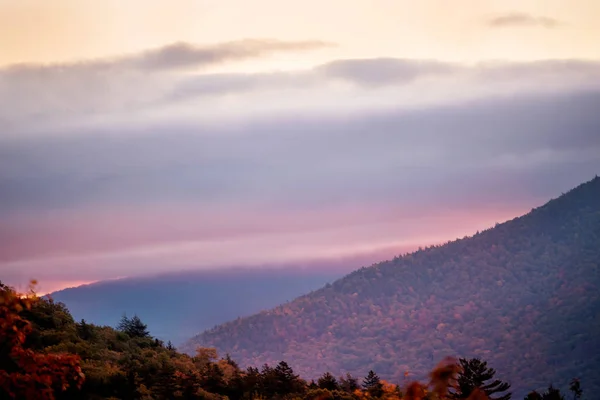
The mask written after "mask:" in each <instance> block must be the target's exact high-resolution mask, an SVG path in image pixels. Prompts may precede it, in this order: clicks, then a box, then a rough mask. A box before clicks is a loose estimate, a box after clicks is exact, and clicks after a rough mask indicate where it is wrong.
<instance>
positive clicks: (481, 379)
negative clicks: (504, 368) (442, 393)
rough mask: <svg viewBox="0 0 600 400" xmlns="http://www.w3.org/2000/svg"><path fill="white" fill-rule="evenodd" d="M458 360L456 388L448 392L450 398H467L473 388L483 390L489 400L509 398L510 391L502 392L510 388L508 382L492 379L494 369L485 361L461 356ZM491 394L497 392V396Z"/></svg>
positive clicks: (494, 373)
mask: <svg viewBox="0 0 600 400" xmlns="http://www.w3.org/2000/svg"><path fill="white" fill-rule="evenodd" d="M459 362H460V367H461V369H460V372H459V374H458V388H457V390H456V391H454V392H451V393H450V396H451V398H454V399H467V398H468V397H469V396H470V395H471V393H472V392H473V390H474V389H475V388H479V389H481V390H483V391H484V393H485V394H486V395H487V396H488V397H489V398H490V400H509V399H510V398H511V397H512V394H511V393H510V392H509V393H504V394H502V392H506V391H507V390H508V389H509V388H510V384H509V383H506V382H502V381H500V380H498V379H494V375H496V370H494V369H493V368H489V367H488V366H487V362H486V361H481V360H480V359H479V358H472V359H470V360H466V359H464V358H461V359H459ZM493 394H499V397H492V395H493Z"/></svg>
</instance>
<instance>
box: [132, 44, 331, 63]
mask: <svg viewBox="0 0 600 400" xmlns="http://www.w3.org/2000/svg"><path fill="white" fill-rule="evenodd" d="M329 46H333V44H332V43H328V42H323V41H318V40H309V41H297V42H286V41H281V40H274V39H246V40H241V41H234V42H227V43H221V44H218V45H214V46H206V47H200V46H194V45H191V44H189V43H175V44H172V45H169V46H165V47H162V48H160V49H156V50H151V51H148V52H146V53H143V54H141V55H138V56H135V57H133V58H127V59H124V60H125V61H126V62H127V63H131V64H133V65H135V66H138V67H140V68H144V69H150V70H154V69H159V70H164V69H172V68H181V67H189V66H198V65H209V64H216V63H222V62H225V61H232V60H243V59H248V58H256V57H261V56H265V55H269V54H272V53H277V52H282V51H305V50H314V49H318V48H322V47H329Z"/></svg>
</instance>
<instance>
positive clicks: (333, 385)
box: [317, 372, 340, 390]
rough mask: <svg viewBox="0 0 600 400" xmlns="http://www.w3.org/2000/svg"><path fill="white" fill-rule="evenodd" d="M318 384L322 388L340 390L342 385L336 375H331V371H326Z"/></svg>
mask: <svg viewBox="0 0 600 400" xmlns="http://www.w3.org/2000/svg"><path fill="white" fill-rule="evenodd" d="M317 386H318V387H319V388H321V389H327V390H338V389H339V388H340V385H339V384H338V381H337V379H335V376H333V375H331V374H330V373H329V372H325V373H324V374H323V375H322V376H321V377H320V378H319V379H318V380H317Z"/></svg>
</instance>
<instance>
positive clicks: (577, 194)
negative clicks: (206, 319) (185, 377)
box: [186, 177, 600, 398]
mask: <svg viewBox="0 0 600 400" xmlns="http://www.w3.org/2000/svg"><path fill="white" fill-rule="evenodd" d="M196 345H202V346H215V347H216V348H217V349H218V350H219V351H220V352H221V353H225V352H229V353H230V354H231V355H232V357H234V358H235V359H236V360H239V361H241V363H242V365H250V364H252V365H260V364H262V363H265V362H269V363H273V362H275V361H277V360H281V359H285V360H287V361H288V362H290V365H292V366H293V367H294V368H295V369H296V370H297V371H298V372H299V373H300V374H301V375H303V376H305V377H314V376H315V375H316V374H317V373H318V372H320V371H323V370H329V371H331V372H333V373H334V374H339V373H342V372H345V371H350V372H352V373H355V374H360V375H364V374H365V373H366V372H367V371H368V370H369V369H373V370H375V371H376V372H377V373H378V374H380V375H381V376H382V377H383V378H387V379H393V380H396V381H398V380H401V379H402V378H401V377H402V376H403V374H404V372H405V371H407V370H408V371H410V372H411V373H413V374H414V375H416V376H422V375H423V374H425V372H426V371H428V370H429V369H430V368H431V367H432V366H433V364H434V362H435V361H436V360H438V359H440V358H442V357H443V356H445V355H449V354H450V355H452V354H456V355H460V356H463V357H471V356H481V357H483V358H485V359H486V360H488V361H489V362H490V364H492V365H494V366H495V367H496V369H497V370H498V373H499V375H500V376H499V377H500V378H501V379H505V380H508V381H513V382H519V386H518V387H517V386H516V387H514V394H515V396H516V398H519V396H521V394H523V395H524V394H525V392H524V391H525V390H531V388H532V387H533V388H536V387H537V388H541V387H546V386H547V384H548V383H549V382H550V381H553V382H555V383H557V384H559V385H565V384H566V382H567V381H568V380H569V379H570V378H572V377H575V376H577V377H580V378H581V379H582V381H585V382H586V385H588V388H589V389H590V391H594V390H598V389H600V387H598V385H599V384H598V383H597V379H596V375H595V371H598V370H599V369H600V351H598V350H599V349H600V178H598V177H596V178H595V179H593V180H592V181H589V182H587V183H585V184H583V185H580V186H579V187H577V188H575V189H573V190H572V191H570V192H569V193H567V194H565V195H563V196H561V197H559V198H557V199H555V200H552V201H550V202H548V203H547V204H546V205H544V206H542V207H539V208H537V209H534V210H532V211H531V212H530V213H528V214H527V215H524V216H522V217H520V218H515V219H513V220H511V221H508V222H505V223H503V224H498V225H496V227H494V228H492V229H489V230H486V231H484V232H481V233H477V234H476V235H474V236H473V237H469V238H464V239H461V240H457V241H454V242H450V243H447V244H445V245H442V246H434V247H430V248H427V249H425V250H420V251H417V252H415V253H412V254H407V255H404V256H401V257H396V258H394V259H393V260H391V261H386V262H382V263H379V264H376V265H373V266H372V267H369V268H362V269H360V270H358V271H356V272H353V273H351V274H350V275H347V276H346V277H344V278H343V279H340V280H338V281H336V282H334V283H333V284H332V285H327V286H326V287H324V288H322V289H320V290H318V291H315V292H313V293H311V294H308V295H305V296H302V297H299V298H298V299H296V300H294V301H293V302H291V303H289V304H285V305H282V306H280V307H277V308H275V309H273V310H270V311H265V312H261V313H259V314H256V315H253V316H251V317H248V318H242V319H238V320H236V321H232V322H229V323H227V324H224V325H221V326H218V327H216V328H214V329H211V330H209V331H206V332H204V333H202V334H200V335H198V336H196V337H195V338H193V339H191V340H190V341H189V342H188V343H187V345H186V349H187V350H191V349H192V348H193V347H194V346H196ZM593 385H596V386H595V387H592V386H593ZM521 397H522V396H521Z"/></svg>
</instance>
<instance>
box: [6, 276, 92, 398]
mask: <svg viewBox="0 0 600 400" xmlns="http://www.w3.org/2000/svg"><path fill="white" fill-rule="evenodd" d="M33 283H34V282H32V284H33ZM36 301H39V299H38V298H37V297H36V296H35V294H34V293H33V291H32V290H30V293H29V294H27V295H20V294H18V293H16V292H15V291H13V290H12V289H10V288H8V287H6V286H2V287H1V288H0V360H1V361H0V392H1V395H0V398H15V399H42V400H54V399H55V393H57V392H64V391H66V390H67V389H68V388H70V387H80V386H81V384H82V383H83V380H84V375H83V373H82V371H81V367H80V358H79V356H76V355H72V354H47V353H44V352H36V351H34V350H32V349H29V348H26V346H25V342H26V339H27V336H28V335H29V334H30V333H31V332H32V326H31V323H30V322H29V321H27V320H26V319H24V318H23V317H22V315H21V314H22V312H23V311H26V310H29V309H31V307H32V305H33V304H34V303H35V302H36Z"/></svg>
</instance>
